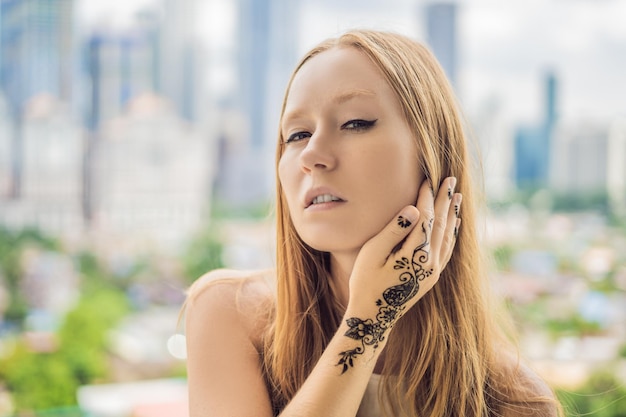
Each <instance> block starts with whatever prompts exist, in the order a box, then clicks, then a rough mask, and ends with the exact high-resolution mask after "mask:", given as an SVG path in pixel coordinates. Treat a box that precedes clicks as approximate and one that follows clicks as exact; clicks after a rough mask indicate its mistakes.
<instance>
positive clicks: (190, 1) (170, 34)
mask: <svg viewBox="0 0 626 417" xmlns="http://www.w3.org/2000/svg"><path fill="white" fill-rule="evenodd" d="M163 5H164V8H163V13H162V16H160V19H159V22H158V24H157V26H156V27H155V30H154V31H153V39H154V42H155V46H156V48H155V54H156V55H155V60H154V74H155V91H156V92H157V93H158V94H160V95H162V96H164V97H167V99H168V100H170V102H172V104H173V105H174V108H175V109H176V110H177V112H178V113H179V114H180V116H181V117H183V118H184V119H186V120H189V121H193V122H199V121H201V120H202V119H203V118H204V117H206V115H205V106H204V103H205V101H206V96H205V89H204V86H205V82H204V79H205V77H204V75H205V71H204V56H205V51H203V50H202V49H201V48H200V44H199V42H198V40H197V39H196V35H195V33H194V21H195V19H196V16H197V14H198V12H199V10H198V2H197V1H196V0H164V3H163ZM146 13H149V12H148V11H146V12H144V14H146Z"/></svg>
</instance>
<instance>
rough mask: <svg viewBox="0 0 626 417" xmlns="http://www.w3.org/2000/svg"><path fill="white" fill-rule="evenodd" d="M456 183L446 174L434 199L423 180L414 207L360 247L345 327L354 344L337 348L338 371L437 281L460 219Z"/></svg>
mask: <svg viewBox="0 0 626 417" xmlns="http://www.w3.org/2000/svg"><path fill="white" fill-rule="evenodd" d="M455 185H456V178H454V177H449V178H446V179H445V180H444V182H443V183H442V186H441V187H440V189H439V192H438V193H437V197H436V198H435V197H434V195H433V191H432V189H431V188H430V186H429V185H428V183H427V182H426V181H425V182H424V183H423V184H422V186H421V187H420V190H419V193H418V199H417V207H414V206H407V207H405V208H404V209H402V211H401V212H400V213H398V215H397V216H396V218H394V219H393V220H392V221H391V222H390V223H389V224H388V225H387V226H385V228H384V229H383V230H382V231H381V232H380V233H378V234H377V235H376V236H374V237H373V238H371V239H370V240H369V241H368V242H367V243H365V245H364V246H363V248H362V249H361V251H360V252H359V255H358V257H357V260H356V262H355V265H354V269H353V272H352V275H351V277H350V301H349V303H348V309H347V312H346V314H347V315H346V318H347V319H346V324H347V326H348V330H347V331H346V332H345V336H347V337H349V338H352V339H355V340H356V341H357V343H356V344H355V348H354V349H350V350H346V351H344V352H341V353H340V359H339V362H338V364H337V365H340V366H342V367H343V372H346V371H347V370H348V369H349V368H350V367H352V366H353V361H354V359H356V358H357V357H358V356H360V355H362V354H364V353H365V351H366V350H367V349H369V348H370V347H371V349H373V350H376V349H377V348H378V347H379V346H380V345H381V343H384V342H385V340H386V337H387V335H388V332H389V330H391V328H392V327H393V326H394V324H395V323H396V321H397V320H398V318H400V317H401V316H402V315H404V314H405V313H406V311H408V309H410V308H411V307H412V306H413V305H415V303H417V301H418V300H419V299H420V298H422V297H423V296H424V294H426V293H427V292H428V291H429V290H430V289H431V288H432V287H433V286H434V285H435V284H436V283H437V280H438V279H439V276H440V274H441V271H443V269H444V268H445V266H446V265H447V263H448V261H449V260H450V257H451V256H452V250H453V248H454V244H455V241H456V236H457V233H458V228H459V226H460V221H461V220H460V219H459V218H458V213H459V208H460V204H461V194H458V193H457V194H455V193H454V187H455Z"/></svg>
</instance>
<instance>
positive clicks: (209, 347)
mask: <svg viewBox="0 0 626 417" xmlns="http://www.w3.org/2000/svg"><path fill="white" fill-rule="evenodd" d="M271 276H272V274H271V272H269V271H258V272H242V271H232V270H216V271H213V272H210V273H208V274H206V275H204V276H203V277H201V278H199V279H198V280H197V281H196V282H195V283H194V284H193V285H192V286H191V288H190V289H189V295H188V297H187V303H186V306H185V310H184V313H185V333H186V340H187V381H188V385H189V408H190V415H191V416H206V415H242V416H243V415H246V416H248V415H255V416H262V417H264V416H267V417H269V416H271V415H272V408H271V401H270V397H269V393H268V391H267V386H266V383H265V379H264V374H263V365H262V349H263V343H262V340H263V334H264V332H265V329H266V328H267V326H268V325H269V323H270V320H271V317H272V314H273V296H272V293H273V291H272V290H271V285H270V284H269V282H271ZM241 381H246V383H245V384H242V382H241ZM241 398H246V401H241Z"/></svg>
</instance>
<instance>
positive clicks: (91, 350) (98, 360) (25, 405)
mask: <svg viewBox="0 0 626 417" xmlns="http://www.w3.org/2000/svg"><path fill="white" fill-rule="evenodd" d="M127 311H128V302H127V300H126V297H125V295H124V294H123V293H121V292H120V291H119V290H114V289H108V290H107V289H104V290H102V289H101V290H99V291H97V292H92V293H88V294H85V296H84V297H83V298H82V299H81V300H80V302H79V303H78V305H77V306H76V307H75V308H74V309H73V310H72V311H70V312H69V313H68V314H67V316H66V317H65V321H64V323H63V325H62V327H61V329H60V330H59V332H58V334H57V340H58V349H57V350H55V351H54V352H51V353H39V352H34V351H32V350H30V349H29V347H28V345H27V344H26V343H25V342H23V341H19V342H18V343H17V345H16V348H15V350H14V351H13V352H12V354H10V355H9V356H8V357H6V358H3V359H2V360H1V361H0V378H1V379H2V380H4V381H5V383H6V385H7V387H8V388H9V390H10V391H11V393H12V394H13V396H14V400H15V403H16V405H17V408H18V410H37V409H47V408H51V407H63V406H70V405H74V404H76V398H75V393H76V389H77V388H78V387H79V386H80V385H83V384H87V383H91V382H94V381H97V380H99V379H102V378H105V377H106V375H107V370H108V367H107V332H108V330H109V329H110V328H111V327H112V326H114V325H115V324H116V323H117V321H118V320H119V319H121V318H122V317H123V316H124V315H125V314H126V313H127Z"/></svg>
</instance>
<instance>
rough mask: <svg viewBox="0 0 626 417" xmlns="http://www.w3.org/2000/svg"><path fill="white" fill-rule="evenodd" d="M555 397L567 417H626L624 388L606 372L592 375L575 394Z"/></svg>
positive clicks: (570, 393) (559, 394)
mask: <svg viewBox="0 0 626 417" xmlns="http://www.w3.org/2000/svg"><path fill="white" fill-rule="evenodd" d="M557 395H558V397H559V399H560V400H561V402H562V403H563V405H564V408H565V412H566V415H567V416H571V417H574V416H592V417H626V387H625V386H624V385H623V384H621V383H620V382H619V381H618V380H617V378H616V377H615V376H614V375H613V374H611V373H610V372H608V371H598V372H596V373H594V374H593V375H592V376H591V377H590V378H589V380H588V381H587V383H586V384H585V385H584V386H583V387H581V388H580V389H579V390H577V391H576V392H572V391H569V390H557Z"/></svg>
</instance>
